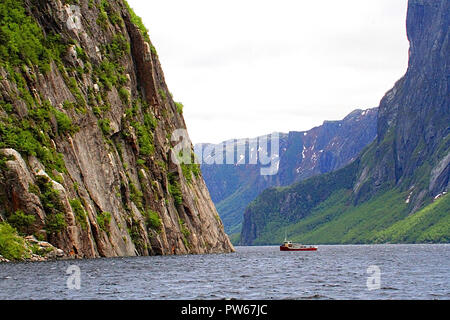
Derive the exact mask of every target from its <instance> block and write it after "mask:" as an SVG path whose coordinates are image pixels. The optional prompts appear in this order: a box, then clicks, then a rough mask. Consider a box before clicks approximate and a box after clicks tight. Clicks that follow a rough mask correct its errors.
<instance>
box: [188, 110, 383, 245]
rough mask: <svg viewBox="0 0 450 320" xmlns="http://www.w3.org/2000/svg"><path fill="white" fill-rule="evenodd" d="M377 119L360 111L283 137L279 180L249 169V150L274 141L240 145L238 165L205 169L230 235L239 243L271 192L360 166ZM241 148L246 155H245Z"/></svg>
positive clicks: (206, 166) (237, 143)
mask: <svg viewBox="0 0 450 320" xmlns="http://www.w3.org/2000/svg"><path fill="white" fill-rule="evenodd" d="M377 113H378V112H377V109H376V108H374V109H368V110H355V111H353V112H352V113H350V114H349V115H348V116H347V117H345V118H344V119H343V120H340V121H325V122H324V123H323V125H321V126H319V127H316V128H313V129H311V130H309V131H304V132H290V133H288V134H280V135H279V137H280V142H279V152H275V151H274V152H273V153H274V157H275V159H274V161H277V162H278V174H276V175H273V176H263V175H261V171H260V170H261V168H262V167H263V166H261V165H260V164H257V165H255V164H249V156H250V154H251V151H252V149H251V147H249V146H250V145H251V144H254V143H256V142H257V140H264V138H266V139H271V137H270V136H265V137H259V138H256V139H244V140H240V141H235V142H234V144H233V145H232V148H233V149H234V150H232V152H234V159H235V160H234V162H232V163H233V164H229V165H226V164H202V166H201V170H202V173H203V177H204V179H205V182H206V185H207V187H208V189H209V192H210V194H211V198H212V200H213V201H214V203H215V204H216V207H217V210H218V212H219V214H220V216H221V218H222V220H223V222H224V225H225V231H226V232H227V233H228V234H230V235H231V234H235V235H234V238H235V239H236V233H239V232H240V229H241V223H242V219H243V214H244V211H245V208H246V207H247V205H248V204H249V203H250V202H251V201H252V200H254V199H255V198H256V197H257V196H258V195H259V194H260V193H261V192H262V191H264V190H265V189H267V188H269V187H273V186H287V185H290V184H292V183H294V182H296V181H301V180H304V179H307V178H310V177H312V176H314V175H318V174H322V173H326V172H330V171H333V170H336V169H338V168H341V167H343V166H345V165H347V164H348V163H349V162H351V161H352V160H354V159H355V158H356V157H357V156H358V154H359V153H360V152H361V150H362V149H363V148H364V147H366V146H367V145H368V144H369V143H371V142H372V141H373V140H374V139H375V137H376V131H377V128H376V123H377ZM223 144H224V143H222V144H220V145H223ZM220 145H209V144H206V145H196V147H195V150H196V153H197V155H198V156H201V155H203V154H202V151H204V150H205V149H206V148H207V147H209V148H211V147H218V146H220ZM268 145H269V143H268ZM241 147H244V148H243V150H246V151H241V152H240V153H239V152H238V150H239V149H242V148H241ZM264 147H265V146H262V148H264ZM278 153H279V154H278Z"/></svg>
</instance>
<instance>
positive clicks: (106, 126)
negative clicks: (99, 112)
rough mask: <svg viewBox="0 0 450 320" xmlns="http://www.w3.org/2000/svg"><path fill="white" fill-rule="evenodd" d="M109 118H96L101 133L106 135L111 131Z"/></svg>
mask: <svg viewBox="0 0 450 320" xmlns="http://www.w3.org/2000/svg"><path fill="white" fill-rule="evenodd" d="M110 124H111V122H110V120H109V119H100V120H98V126H99V127H100V130H102V133H103V135H105V136H108V135H109V134H110V132H111V127H110Z"/></svg>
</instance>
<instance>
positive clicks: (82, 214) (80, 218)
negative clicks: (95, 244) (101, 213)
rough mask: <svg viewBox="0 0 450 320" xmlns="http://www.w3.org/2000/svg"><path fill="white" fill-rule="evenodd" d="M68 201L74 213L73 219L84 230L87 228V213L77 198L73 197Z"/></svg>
mask: <svg viewBox="0 0 450 320" xmlns="http://www.w3.org/2000/svg"><path fill="white" fill-rule="evenodd" d="M69 202H70V206H71V207H72V210H73V212H74V213H75V219H76V220H77V222H78V223H79V224H80V225H81V228H82V229H83V230H85V229H86V228H87V221H86V219H87V214H86V211H85V210H84V207H83V205H82V204H81V201H80V200H79V199H73V200H70V201H69Z"/></svg>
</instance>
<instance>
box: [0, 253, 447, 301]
mask: <svg viewBox="0 0 450 320" xmlns="http://www.w3.org/2000/svg"><path fill="white" fill-rule="evenodd" d="M236 251H237V252H236V253H232V254H219V255H201V256H194V255H189V256H165V257H136V258H114V259H94V260H81V261H80V260H75V261H74V260H71V261H55V262H38V263H17V264H9V263H7V264H0V299H230V298H236V299H250V300H251V299H277V300H278V299H445V300H450V273H449V270H450V245H364V246H359V245H347V246H319V250H318V251H317V252H280V251H279V248H278V247H236ZM71 265H76V266H78V267H79V268H80V270H81V277H80V285H81V288H80V290H76V289H68V287H67V280H68V278H69V276H70V275H69V274H67V273H66V271H67V269H68V267H69V266H71ZM369 266H377V267H378V268H379V270H380V271H381V275H380V286H379V287H380V288H379V289H376V290H369V289H368V287H367V279H368V277H370V276H371V275H372V276H373V274H372V273H370V274H369V273H367V268H368V267H369ZM375 284H376V282H375Z"/></svg>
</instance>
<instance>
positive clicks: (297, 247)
mask: <svg viewBox="0 0 450 320" xmlns="http://www.w3.org/2000/svg"><path fill="white" fill-rule="evenodd" d="M280 251H317V247H315V246H305V245H303V244H299V243H292V241H288V240H287V233H285V235H284V242H283V244H282V245H281V246H280Z"/></svg>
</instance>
